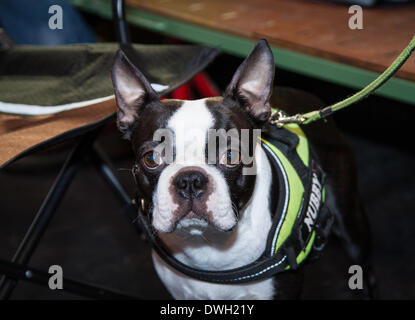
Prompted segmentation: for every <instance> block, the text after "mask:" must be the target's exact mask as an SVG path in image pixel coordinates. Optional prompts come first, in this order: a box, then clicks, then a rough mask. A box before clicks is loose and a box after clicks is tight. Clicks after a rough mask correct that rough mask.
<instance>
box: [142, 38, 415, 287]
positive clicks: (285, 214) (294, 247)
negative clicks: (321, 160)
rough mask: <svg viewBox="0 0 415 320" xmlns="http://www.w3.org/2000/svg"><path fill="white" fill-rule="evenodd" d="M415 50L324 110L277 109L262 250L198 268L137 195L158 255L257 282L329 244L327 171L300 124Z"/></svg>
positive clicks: (202, 273) (198, 274)
mask: <svg viewBox="0 0 415 320" xmlns="http://www.w3.org/2000/svg"><path fill="white" fill-rule="evenodd" d="M414 49H415V37H413V39H412V41H411V42H410V44H409V45H408V47H407V48H405V49H404V51H403V52H402V53H401V54H400V55H399V56H398V58H397V59H396V60H395V61H394V62H393V63H392V65H391V66H390V67H389V68H388V69H387V70H386V71H385V72H383V73H382V74H381V75H380V76H379V77H378V78H376V79H375V80H374V81H373V82H372V83H370V84H369V85H368V86H366V87H365V88H363V89H362V90H361V91H359V92H357V93H356V94H354V95H353V96H351V97H349V98H347V99H345V100H343V101H341V102H339V103H336V104H334V105H332V106H328V107H326V108H323V109H321V110H316V111H312V112H309V113H305V114H296V115H294V116H288V115H286V114H285V113H284V112H283V111H282V110H275V111H274V112H273V113H272V115H271V117H270V119H269V124H270V126H269V130H268V133H267V135H266V136H265V137H263V138H262V139H261V140H262V141H261V143H262V147H263V149H264V150H265V152H266V154H267V156H268V158H269V160H270V163H271V167H272V170H273V171H274V173H275V176H276V177H278V179H279V186H280V187H279V194H278V199H279V200H280V201H278V204H277V206H276V208H274V209H273V210H272V213H273V217H272V218H273V223H272V226H271V229H270V231H269V234H268V239H267V244H266V248H265V250H264V252H263V253H262V255H261V256H260V257H259V258H258V259H257V260H256V261H254V262H252V263H250V264H247V265H245V266H242V267H239V268H235V269H231V270H223V271H209V270H199V269H195V268H192V267H189V266H187V265H185V264H183V263H181V262H180V261H178V260H177V259H175V258H174V257H173V255H172V254H171V253H170V252H169V251H168V249H167V248H166V246H165V245H164V244H163V243H162V241H161V240H160V238H159V237H158V236H157V235H156V234H155V233H154V232H153V230H152V227H151V217H150V213H149V211H150V210H149V209H150V208H148V206H147V205H146V203H145V201H144V200H143V198H142V197H141V196H140V195H139V194H138V195H137V200H136V201H137V204H138V216H137V218H136V219H137V221H138V222H139V224H140V225H141V226H142V228H143V229H144V231H145V233H146V235H147V237H148V239H149V240H150V241H151V242H152V244H153V247H154V249H155V251H156V252H157V254H158V255H159V256H160V257H161V258H162V259H163V260H164V261H165V262H166V263H168V264H169V265H170V266H172V267H173V268H175V269H176V270H178V271H180V272H182V273H183V274H185V275H188V276H190V277H193V278H195V279H198V280H202V281H207V282H213V283H227V284H232V283H245V282H250V281H258V280H262V279H266V278H269V277H272V276H274V275H276V274H277V273H280V272H283V271H286V270H288V269H296V268H298V266H299V265H300V264H302V263H304V261H305V260H306V258H307V257H308V258H310V256H311V257H312V256H318V254H319V252H320V251H321V250H322V248H324V245H325V243H326V240H327V236H328V234H329V231H330V227H331V224H332V220H333V219H332V215H331V214H330V212H329V211H328V210H327V207H326V205H325V188H324V182H325V174H324V172H323V171H322V169H321V168H320V166H319V164H318V160H317V159H316V156H315V154H314V152H313V150H312V148H311V147H310V146H309V144H308V140H307V137H306V136H305V134H304V132H303V131H302V130H301V128H300V126H299V125H300V124H308V123H311V122H313V121H316V120H319V119H322V118H325V117H327V116H328V115H330V114H332V113H333V112H336V111H338V110H341V109H343V108H345V107H347V106H349V105H351V104H353V103H355V102H357V101H359V100H361V99H363V98H364V97H366V96H368V95H369V94H370V93H372V92H373V91H374V90H376V89H377V88H379V87H380V86H381V85H383V84H384V83H385V82H386V81H387V80H388V79H389V78H390V77H391V76H392V75H393V74H394V73H395V72H396V71H397V70H398V69H399V68H400V67H401V66H402V64H403V63H404V62H405V61H406V60H407V59H408V57H409V56H410V55H411V53H412V52H413V51H414Z"/></svg>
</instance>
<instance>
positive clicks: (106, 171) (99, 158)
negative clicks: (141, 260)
mask: <svg viewBox="0 0 415 320" xmlns="http://www.w3.org/2000/svg"><path fill="white" fill-rule="evenodd" d="M90 156H91V160H92V161H93V163H94V166H95V168H96V169H97V171H98V173H99V174H100V175H101V177H102V178H103V179H104V181H105V182H106V183H107V184H108V185H109V187H110V188H111V189H112V191H113V192H114V193H115V195H116V196H117V198H118V200H119V201H120V203H121V205H123V206H124V214H125V215H126V217H127V218H128V221H129V222H132V223H135V222H136V221H137V220H136V219H137V214H138V212H137V205H136V204H135V203H133V201H132V199H131V196H130V195H129V194H128V193H127V192H126V191H125V189H124V187H123V186H122V185H121V184H120V182H119V181H118V178H117V176H116V174H115V170H114V168H113V166H112V164H111V162H110V160H109V159H108V157H107V156H106V154H105V153H104V152H103V151H102V150H101V149H100V148H99V147H98V146H97V145H95V146H94V148H92V150H91V153H90ZM135 226H136V228H135V229H136V231H137V232H138V234H139V236H140V238H141V239H142V240H145V234H144V232H143V230H142V229H141V228H140V226H139V225H138V224H137V223H135Z"/></svg>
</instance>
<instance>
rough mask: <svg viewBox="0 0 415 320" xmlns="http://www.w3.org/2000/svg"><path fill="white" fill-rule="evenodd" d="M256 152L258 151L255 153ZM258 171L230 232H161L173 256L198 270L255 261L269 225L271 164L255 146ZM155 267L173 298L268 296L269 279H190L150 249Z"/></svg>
mask: <svg viewBox="0 0 415 320" xmlns="http://www.w3.org/2000/svg"><path fill="white" fill-rule="evenodd" d="M258 153H259V154H258ZM258 153H257V154H258V156H259V157H258V158H257V160H258V162H257V165H258V172H257V177H256V182H255V189H254V193H253V196H252V198H251V200H250V202H249V204H248V206H247V207H246V209H245V210H244V212H242V213H241V218H240V221H239V222H238V225H237V227H236V228H235V230H233V231H232V233H231V234H223V233H219V232H217V231H213V230H211V231H209V232H207V233H206V234H204V235H202V236H200V235H194V236H191V235H189V236H188V237H187V238H186V237H183V236H180V235H175V233H172V234H166V235H162V236H161V238H162V240H163V242H164V243H165V244H166V245H167V246H168V247H169V249H170V250H171V252H173V255H174V256H175V258H176V259H178V260H179V261H181V262H183V263H185V264H187V265H189V266H191V267H194V268H199V269H205V270H225V269H233V268H237V267H240V266H243V265H245V264H248V263H250V262H253V261H255V260H256V259H257V258H258V257H259V256H260V255H261V254H262V252H263V251H264V249H265V244H266V238H267V236H268V231H269V229H270V227H271V214H270V212H269V205H268V203H269V194H270V187H271V179H272V173H271V167H270V164H269V162H268V159H267V157H266V155H265V153H264V151H263V150H262V148H261V147H260V146H258ZM153 262H154V266H155V269H156V271H157V273H158V275H159V277H160V279H161V281H162V282H163V283H164V285H165V286H166V288H167V289H168V290H169V292H170V293H171V295H172V296H173V297H174V298H175V299H272V298H273V296H274V294H275V292H274V286H273V280H272V279H267V280H262V281H257V282H252V283H246V284H215V283H208V282H203V281H199V280H195V279H193V278H190V277H188V276H186V275H183V274H182V273H180V272H178V271H176V270H175V269H173V268H171V267H170V266H169V265H167V264H166V263H165V262H164V261H163V260H162V259H161V258H160V257H159V256H158V255H157V254H156V253H155V252H153Z"/></svg>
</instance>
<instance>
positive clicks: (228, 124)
mask: <svg viewBox="0 0 415 320" xmlns="http://www.w3.org/2000/svg"><path fill="white" fill-rule="evenodd" d="M273 77H274V59H273V55H272V53H271V50H270V48H269V46H268V44H267V43H266V41H265V40H261V41H259V42H258V43H257V45H256V46H255V48H254V49H253V51H252V52H251V53H250V55H249V56H248V57H247V58H246V59H245V61H244V62H243V63H242V64H241V65H240V66H239V68H238V69H237V71H236V73H235V74H234V76H233V78H232V81H231V83H230V84H229V86H228V87H227V89H226V91H225V93H224V95H223V97H216V98H206V99H200V100H192V101H186V100H169V99H165V100H160V99H159V96H158V94H157V93H156V92H155V91H154V89H153V88H152V86H151V84H150V83H149V82H148V80H147V79H146V78H145V77H144V75H143V74H142V73H141V72H140V71H139V70H137V68H136V67H135V66H134V65H132V63H131V62H130V61H129V60H128V58H127V57H126V56H125V55H124V54H123V52H122V51H118V53H117V55H116V58H115V61H114V66H113V70H112V81H113V84H114V90H115V96H116V101H117V105H118V107H119V111H118V127H119V129H120V131H121V132H122V133H123V134H124V136H125V137H126V138H127V139H130V140H131V142H132V147H133V151H134V155H135V159H136V160H135V165H134V169H133V170H134V175H135V177H136V181H137V184H138V187H139V189H140V190H141V192H142V193H143V195H144V197H145V198H146V199H147V200H149V201H151V202H152V209H151V214H152V225H153V227H154V228H155V229H156V230H157V231H159V232H164V233H168V232H173V231H174V230H175V229H176V228H189V229H191V231H193V232H194V233H198V232H199V231H200V230H201V229H204V228H206V227H208V226H213V227H215V228H216V229H218V230H221V231H228V230H231V229H232V228H233V227H235V225H236V224H237V221H238V212H239V211H240V210H242V209H243V208H244V206H246V204H247V203H248V201H249V200H250V199H251V196H252V193H253V190H254V185H255V174H252V173H251V174H246V173H245V172H244V169H247V168H252V166H253V164H254V161H253V157H252V155H253V152H254V150H255V148H256V145H257V138H256V136H255V134H254V132H255V130H254V129H260V128H261V126H262V125H263V124H264V123H265V122H266V120H267V119H268V118H269V115H270V112H271V109H270V106H269V104H268V100H269V98H270V95H271V88H272V82H273ZM244 155H245V157H243V156H244ZM244 159H245V161H243V160H244Z"/></svg>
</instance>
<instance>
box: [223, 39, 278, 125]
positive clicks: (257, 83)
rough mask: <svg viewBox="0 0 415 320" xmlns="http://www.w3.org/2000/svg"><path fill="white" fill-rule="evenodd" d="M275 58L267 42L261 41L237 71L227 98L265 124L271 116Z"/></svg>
mask: <svg viewBox="0 0 415 320" xmlns="http://www.w3.org/2000/svg"><path fill="white" fill-rule="evenodd" d="M274 68H275V66H274V56H273V55H272V52H271V49H270V47H269V46H268V43H267V41H266V40H263V39H262V40H260V41H258V43H257V44H256V45H255V48H254V49H253V50H252V51H251V53H250V54H249V56H248V57H247V58H246V59H245V60H244V62H242V64H241V65H240V66H239V68H238V70H236V72H235V74H234V76H233V78H232V81H231V83H230V84H229V85H228V87H227V89H226V90H225V94H224V96H225V98H226V97H232V98H233V99H236V100H238V101H239V102H240V103H241V105H243V107H244V108H245V110H246V111H247V112H248V114H249V115H250V116H251V117H252V118H253V119H254V120H255V121H256V122H257V123H258V124H263V123H264V122H265V121H266V120H267V119H268V118H269V116H270V114H271V107H270V105H269V102H268V100H269V98H270V96H271V93H272V85H273V81H274Z"/></svg>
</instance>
